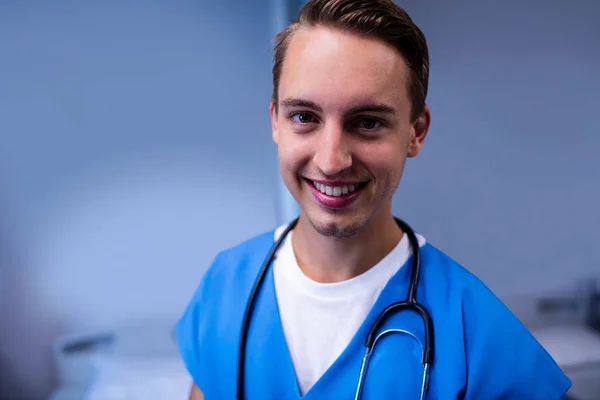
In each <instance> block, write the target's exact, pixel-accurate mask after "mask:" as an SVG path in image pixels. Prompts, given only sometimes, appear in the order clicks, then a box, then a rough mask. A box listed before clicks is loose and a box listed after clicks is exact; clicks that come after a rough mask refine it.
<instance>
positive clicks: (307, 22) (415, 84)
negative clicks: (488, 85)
mask: <svg viewBox="0 0 600 400" xmlns="http://www.w3.org/2000/svg"><path fill="white" fill-rule="evenodd" d="M428 75H429V58H428V49H427V44H426V41H425V38H424V36H423V34H422V33H421V31H420V30H419V28H417V26H415V24H414V23H413V22H412V21H411V19H410V18H409V16H408V15H407V14H406V13H405V12H404V11H403V10H402V9H400V8H399V7H398V6H396V5H395V4H394V3H393V2H392V1H389V0H361V1H358V0H311V1H309V2H308V4H306V5H305V6H304V7H303V8H302V10H301V11H300V14H299V17H298V19H297V21H296V22H294V23H293V24H291V25H290V26H289V27H288V28H286V29H285V30H284V31H282V32H281V33H280V34H279V35H278V36H277V38H276V47H275V64H274V68H273V83H274V90H273V96H272V103H271V106H270V113H271V121H272V131H273V132H272V134H273V140H274V141H275V143H276V144H277V146H278V151H279V159H280V166H281V172H282V176H283V180H284V181H285V184H286V186H287V187H288V189H289V190H290V192H291V193H292V195H293V196H294V198H295V199H296V201H297V202H298V204H299V206H300V209H301V211H300V216H299V219H298V221H297V224H296V225H292V227H293V229H291V230H290V232H289V233H288V234H287V235H286V236H285V237H284V238H283V240H282V243H281V245H280V246H279V248H277V249H276V252H275V256H276V257H275V259H274V260H273V262H271V263H269V264H268V269H267V270H266V274H265V277H264V281H261V283H260V284H259V285H258V286H257V289H256V291H254V290H253V287H254V284H255V282H256V281H257V278H258V276H259V271H260V269H261V266H262V264H263V261H264V260H265V259H266V258H267V254H268V253H269V251H270V250H271V249H272V247H273V244H274V243H275V241H277V240H278V239H279V238H280V237H281V235H282V234H283V233H284V230H285V229H286V228H287V225H286V226H283V227H279V228H278V229H275V230H274V231H273V232H267V233H266V234H263V235H260V236H257V237H255V238H252V239H250V240H248V241H246V242H245V243H242V244H241V245H239V246H236V247H234V248H231V249H228V250H225V251H223V252H221V253H220V254H219V255H218V256H217V258H216V259H215V261H214V263H213V265H212V266H211V267H210V269H209V270H208V272H207V273H206V275H205V276H204V277H203V279H202V282H201V284H200V286H199V288H198V290H197V292H196V294H195V295H194V297H193V299H192V301H191V302H190V304H189V306H188V308H187V310H186V312H185V313H184V315H183V316H182V318H181V320H180V321H179V323H178V325H177V341H178V344H179V347H180V349H181V353H182V358H183V360H184V361H185V363H186V365H187V368H188V369H189V371H190V373H191V376H192V378H193V380H194V385H193V387H192V392H191V395H190V399H192V400H198V399H203V398H204V397H203V396H206V398H207V399H209V400H213V399H231V398H235V395H236V392H237V391H238V390H239V391H240V393H239V394H240V395H241V396H240V397H238V398H245V399H260V400H267V399H277V400H285V399H300V398H301V397H303V398H306V399H354V398H355V392H356V391H357V389H358V386H359V375H361V366H362V365H363V364H362V362H363V356H364V354H365V346H364V343H365V338H366V337H367V334H368V332H369V329H370V328H371V327H372V326H373V323H374V322H375V319H376V318H377V316H378V315H379V314H380V313H381V312H382V311H383V310H384V309H385V308H386V307H387V306H388V305H390V304H392V303H394V302H398V301H403V300H405V299H406V297H407V291H408V287H409V281H410V279H411V273H412V271H413V270H415V268H414V267H413V265H412V261H413V260H415V258H416V257H414V254H415V250H417V249H416V248H415V247H416V246H418V251H419V254H420V263H421V264H420V265H421V267H420V271H421V273H420V279H419V282H418V292H417V294H416V300H417V301H418V302H419V303H420V304H422V305H423V307H424V308H425V309H426V310H427V312H428V313H429V315H431V318H432V322H433V333H434V335H433V338H431V339H432V343H431V345H432V346H433V348H434V349H435V350H434V353H433V362H432V364H431V365H430V369H426V371H429V380H428V382H426V384H423V376H424V374H423V371H424V369H423V364H422V361H423V358H422V350H423V347H422V346H425V344H426V334H425V329H424V325H423V322H422V320H421V318H420V316H419V315H418V314H417V313H414V312H412V311H411V310H405V311H403V312H400V313H397V314H395V315H394V316H392V317H391V318H389V319H387V320H386V322H385V323H384V325H382V326H381V329H379V330H378V332H377V333H382V332H384V334H383V335H382V336H379V337H378V339H377V344H376V347H374V350H373V353H372V355H371V357H370V358H368V360H369V362H368V367H367V368H366V369H365V371H366V374H364V379H362V380H360V382H361V391H360V395H361V397H360V398H362V399H377V400H380V399H389V398H402V399H419V398H421V397H420V396H421V394H422V393H426V394H427V396H426V397H427V398H431V399H477V400H481V399H540V400H542V399H544V400H549V399H559V398H561V397H562V396H563V395H564V394H565V393H566V392H567V390H568V389H569V387H570V385H571V382H570V380H569V379H568V378H567V377H566V376H565V375H564V374H563V373H562V372H561V370H560V369H559V367H558V366H557V365H556V364H555V362H554V361H553V360H552V358H551V357H550V356H549V355H548V354H547V353H546V352H545V351H544V349H543V348H542V347H541V346H540V345H539V343H538V342H537V341H535V339H534V338H533V337H532V336H531V335H530V334H529V333H528V332H527V330H526V329H525V328H524V327H523V325H521V324H520V322H519V321H518V320H517V318H516V317H515V316H514V315H513V314H511V313H510V311H509V310H508V309H507V308H506V307H505V306H504V305H503V304H502V303H501V302H500V301H499V300H498V299H497V297H495V296H494V295H493V294H492V293H491V292H490V291H489V290H488V289H487V287H486V286H485V285H484V284H483V283H482V282H480V281H479V280H478V279H477V278H476V277H474V276H473V275H472V274H471V273H469V272H468V271H467V270H466V269H464V268H462V267H461V266H459V265H458V264H457V263H455V262H454V261H453V260H451V259H450V258H449V257H447V256H445V255H444V254H442V253H441V252H440V251H439V250H437V249H436V248H435V247H433V246H432V245H430V244H428V243H427V242H426V240H425V238H424V237H423V236H421V235H417V236H416V237H415V236H413V238H414V239H415V240H414V243H413V244H415V245H416V246H415V247H412V246H411V243H409V236H410V235H409V232H408V230H407V229H408V228H407V227H406V228H405V229H402V228H401V226H399V225H398V224H397V223H396V221H395V219H394V216H393V215H392V196H393V195H394V193H395V191H396V188H397V187H398V185H399V182H400V179H401V177H402V174H403V170H404V164H405V161H406V159H407V158H410V157H415V156H417V155H418V154H419V152H420V150H421V148H422V146H423V143H424V141H425V137H426V135H427V131H428V129H429V125H430V110H429V107H428V106H427V104H426V102H425V98H426V94H427V86H428ZM253 292H255V293H254V294H255V295H256V298H255V301H254V302H253V305H252V307H250V309H249V314H248V315H249V319H248V320H247V321H245V319H244V315H245V314H244V313H245V309H246V305H247V303H248V301H249V298H250V297H253V296H251V293H253ZM388 333H394V334H388ZM380 339H381V340H380ZM240 356H241V357H242V358H241V359H240ZM240 360H241V361H240ZM238 362H239V364H238ZM240 367H241V368H240ZM242 372H243V374H242ZM240 382H241V383H240ZM202 393H204V394H202Z"/></svg>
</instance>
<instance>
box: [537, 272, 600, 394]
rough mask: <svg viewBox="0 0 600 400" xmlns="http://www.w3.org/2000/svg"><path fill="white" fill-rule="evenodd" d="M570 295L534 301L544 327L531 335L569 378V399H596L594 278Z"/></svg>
mask: <svg viewBox="0 0 600 400" xmlns="http://www.w3.org/2000/svg"><path fill="white" fill-rule="evenodd" d="M574 292H575V293H573V294H570V295H556V296H546V297H543V298H540V299H538V300H537V312H538V314H539V315H540V316H541V318H543V319H546V321H547V322H546V324H545V326H539V327H537V328H535V329H532V333H533V335H534V336H535V337H536V339H538V340H539V342H540V343H541V344H542V346H544V348H546V350H548V352H549V353H550V354H551V355H552V356H553V357H554V359H555V360H556V362H557V363H558V364H559V365H560V366H561V368H563V370H564V371H565V373H566V374H567V375H568V376H569V378H571V381H572V382H573V387H572V389H571V390H570V391H569V397H568V399H571V400H598V399H600V291H598V284H597V279H596V278H595V277H592V278H587V279H585V280H584V281H583V282H582V283H581V284H579V285H577V287H576V288H575V290H574Z"/></svg>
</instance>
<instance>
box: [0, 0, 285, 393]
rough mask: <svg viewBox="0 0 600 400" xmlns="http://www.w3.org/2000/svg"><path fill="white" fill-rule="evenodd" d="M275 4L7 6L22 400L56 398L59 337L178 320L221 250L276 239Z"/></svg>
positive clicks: (7, 170) (6, 353)
mask: <svg viewBox="0 0 600 400" xmlns="http://www.w3.org/2000/svg"><path fill="white" fill-rule="evenodd" d="M268 5H269V4H268V3H267V2H266V1H263V2H255V1H252V2H249V1H244V0H227V1H223V0H203V1H177V2H167V1H150V2H132V1H116V0H109V1H69V0H56V1H53V2H16V1H1V2H0V57H1V61H0V132H1V135H2V141H1V144H0V182H1V184H0V193H1V195H2V202H1V207H2V208H1V209H0V211H1V212H0V215H1V216H2V218H1V219H0V221H1V225H0V226H1V229H0V232H3V235H2V238H3V241H2V246H0V247H1V248H2V249H3V251H4V252H6V253H7V257H8V254H10V255H11V256H10V260H9V261H4V262H3V265H2V267H1V270H0V271H1V278H0V282H1V283H2V287H3V291H2V296H1V301H0V307H1V309H2V321H1V324H0V327H1V328H0V329H1V335H2V336H1V337H0V346H1V349H0V350H1V353H0V354H1V355H2V376H3V377H4V381H5V382H7V383H6V384H7V385H8V384H9V383H10V386H13V387H18V388H19V389H20V390H21V393H20V396H21V397H22V398H26V399H34V398H37V397H38V396H42V395H43V394H44V395H45V394H48V390H49V388H50V385H51V379H52V378H51V373H50V368H49V366H50V364H49V360H50V354H49V347H48V346H49V341H50V339H52V338H53V337H54V336H56V335H57V334H59V333H63V332H68V331H75V330H80V329H91V328H94V327H100V326H107V325H110V324H114V323H119V322H120V321H126V320H130V319H136V318H145V317H155V316H165V317H173V318H175V316H177V314H179V313H180V312H181V311H182V310H183V307H184V306H185V304H186V303H187V301H188V300H189V298H190V296H191V294H192V291H193V290H194V289H195V287H196V286H197V284H198V281H199V279H200V277H201V276H202V274H203V273H204V271H205V269H206V267H207V266H208V264H209V263H210V261H211V260H212V258H213V257H214V255H215V254H216V252H217V251H218V250H220V249H222V248H223V247H226V246H231V245H234V244H235V243H237V242H239V241H241V240H243V239H245V238H247V237H248V236H250V235H254V234H256V233H258V232H261V231H263V230H266V229H270V228H272V227H273V225H274V224H275V222H276V215H277V213H276V206H277V204H276V196H275V194H276V190H277V189H276V185H275V182H276V178H277V169H276V168H277V163H276V153H275V148H274V146H273V145H272V144H271V131H270V123H269V113H268V106H269V100H270V95H271V73H270V68H271V53H270V51H271V49H270V41H271V26H270V16H269V7H268ZM11 390H13V391H12V392H10V395H11V396H13V395H15V394H14V389H11ZM6 396H8V394H6Z"/></svg>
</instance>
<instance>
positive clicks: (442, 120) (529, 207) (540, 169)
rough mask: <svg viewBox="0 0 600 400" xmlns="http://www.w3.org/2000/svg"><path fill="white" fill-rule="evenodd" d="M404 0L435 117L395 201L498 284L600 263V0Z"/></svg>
mask: <svg viewBox="0 0 600 400" xmlns="http://www.w3.org/2000/svg"><path fill="white" fill-rule="evenodd" d="M398 3H399V4H402V5H403V6H404V7H405V8H406V10H407V11H408V13H409V14H410V15H411V17H412V18H413V19H414V20H415V22H416V23H417V24H418V25H419V26H420V27H421V29H422V30H423V31H424V33H425V35H426V37H427V40H428V44H429V47H430V54H431V79H430V86H429V87H430V91H429V97H428V99H429V104H430V106H431V109H432V127H431V130H430V133H429V136H428V138H427V140H426V144H425V146H424V149H423V152H422V153H421V154H420V155H419V157H417V158H415V159H414V160H411V161H410V162H409V163H408V166H407V169H406V173H405V176H404V178H403V181H402V184H401V186H400V188H399V191H398V193H397V195H396V202H395V204H394V211H395V212H396V214H397V215H401V216H404V217H405V218H407V219H408V220H409V221H411V222H412V224H413V225H414V226H415V229H418V230H420V231H421V232H423V233H424V234H425V235H426V237H427V238H428V239H429V240H430V241H432V242H433V243H435V244H437V245H438V246H439V247H440V248H441V249H442V250H445V251H446V252H448V253H449V254H451V255H452V257H453V258H455V259H457V260H458V261H460V262H461V263H463V264H464V265H465V266H466V267H468V268H469V269H470V270H471V271H473V272H475V273H476V274H477V275H478V276H479V277H480V278H481V279H483V281H484V282H485V283H486V284H488V286H490V287H491V288H492V289H493V290H494V291H495V292H496V293H497V294H498V295H499V296H501V297H508V296H518V295H522V294H527V295H536V294H540V293H543V292H548V291H553V290H557V289H562V288H563V287H565V285H566V286H571V285H573V284H574V282H577V281H581V280H582V279H584V280H585V279H587V278H588V277H589V276H591V275H596V276H600V246H598V240H599V239H600V236H599V233H598V226H600V212H599V208H598V207H599V205H600V122H599V121H598V118H597V115H598V104H599V103H598V93H600V77H599V76H598V72H599V71H600V24H598V20H599V19H600V3H599V2H594V1H571V2H565V1H560V0H549V1H543V2H541V1H521V2H519V1H516V0H510V1H501V2H498V1H496V2H489V1H487V2H431V1H429V2H428V1H425V2H423V1H417V0H407V1H399V2H398ZM575 285H577V283H575Z"/></svg>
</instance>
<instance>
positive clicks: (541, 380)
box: [462, 278, 571, 400]
mask: <svg viewBox="0 0 600 400" xmlns="http://www.w3.org/2000/svg"><path fill="white" fill-rule="evenodd" d="M475 279H476V278H475ZM462 311H463V326H464V340H465V346H464V347H465V351H466V355H465V356H466V364H467V365H466V367H467V387H466V390H465V396H464V399H466V400H480V399H490V400H492V399H507V400H512V399H515V400H517V399H519V400H521V399H528V400H558V399H561V398H562V397H563V396H564V395H565V394H566V392H567V391H568V390H569V389H570V387H571V381H570V379H569V378H568V377H567V376H566V375H565V374H564V373H563V372H562V370H561V369H560V367H559V366H558V365H557V364H556V362H555V361H554V359H553V358H552V357H551V356H550V355H549V354H548V352H547V351H546V350H545V349H544V348H543V347H542V346H541V344H540V343H539V342H538V341H537V340H536V339H535V338H534V337H533V336H532V335H531V333H530V332H529V331H528V330H527V329H526V328H525V326H524V325H523V324H522V323H521V322H520V321H519V319H518V318H517V317H516V316H515V315H514V314H513V313H512V312H511V311H510V310H509V309H508V307H506V306H505V305H504V304H503V303H502V302H501V301H500V300H499V299H498V298H497V297H496V296H495V295H494V294H493V293H492V292H491V291H490V290H489V289H488V288H487V287H486V286H485V285H484V284H483V283H481V282H479V281H477V282H474V284H473V285H470V287H469V288H468V289H466V290H465V292H464V295H463V304H462Z"/></svg>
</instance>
